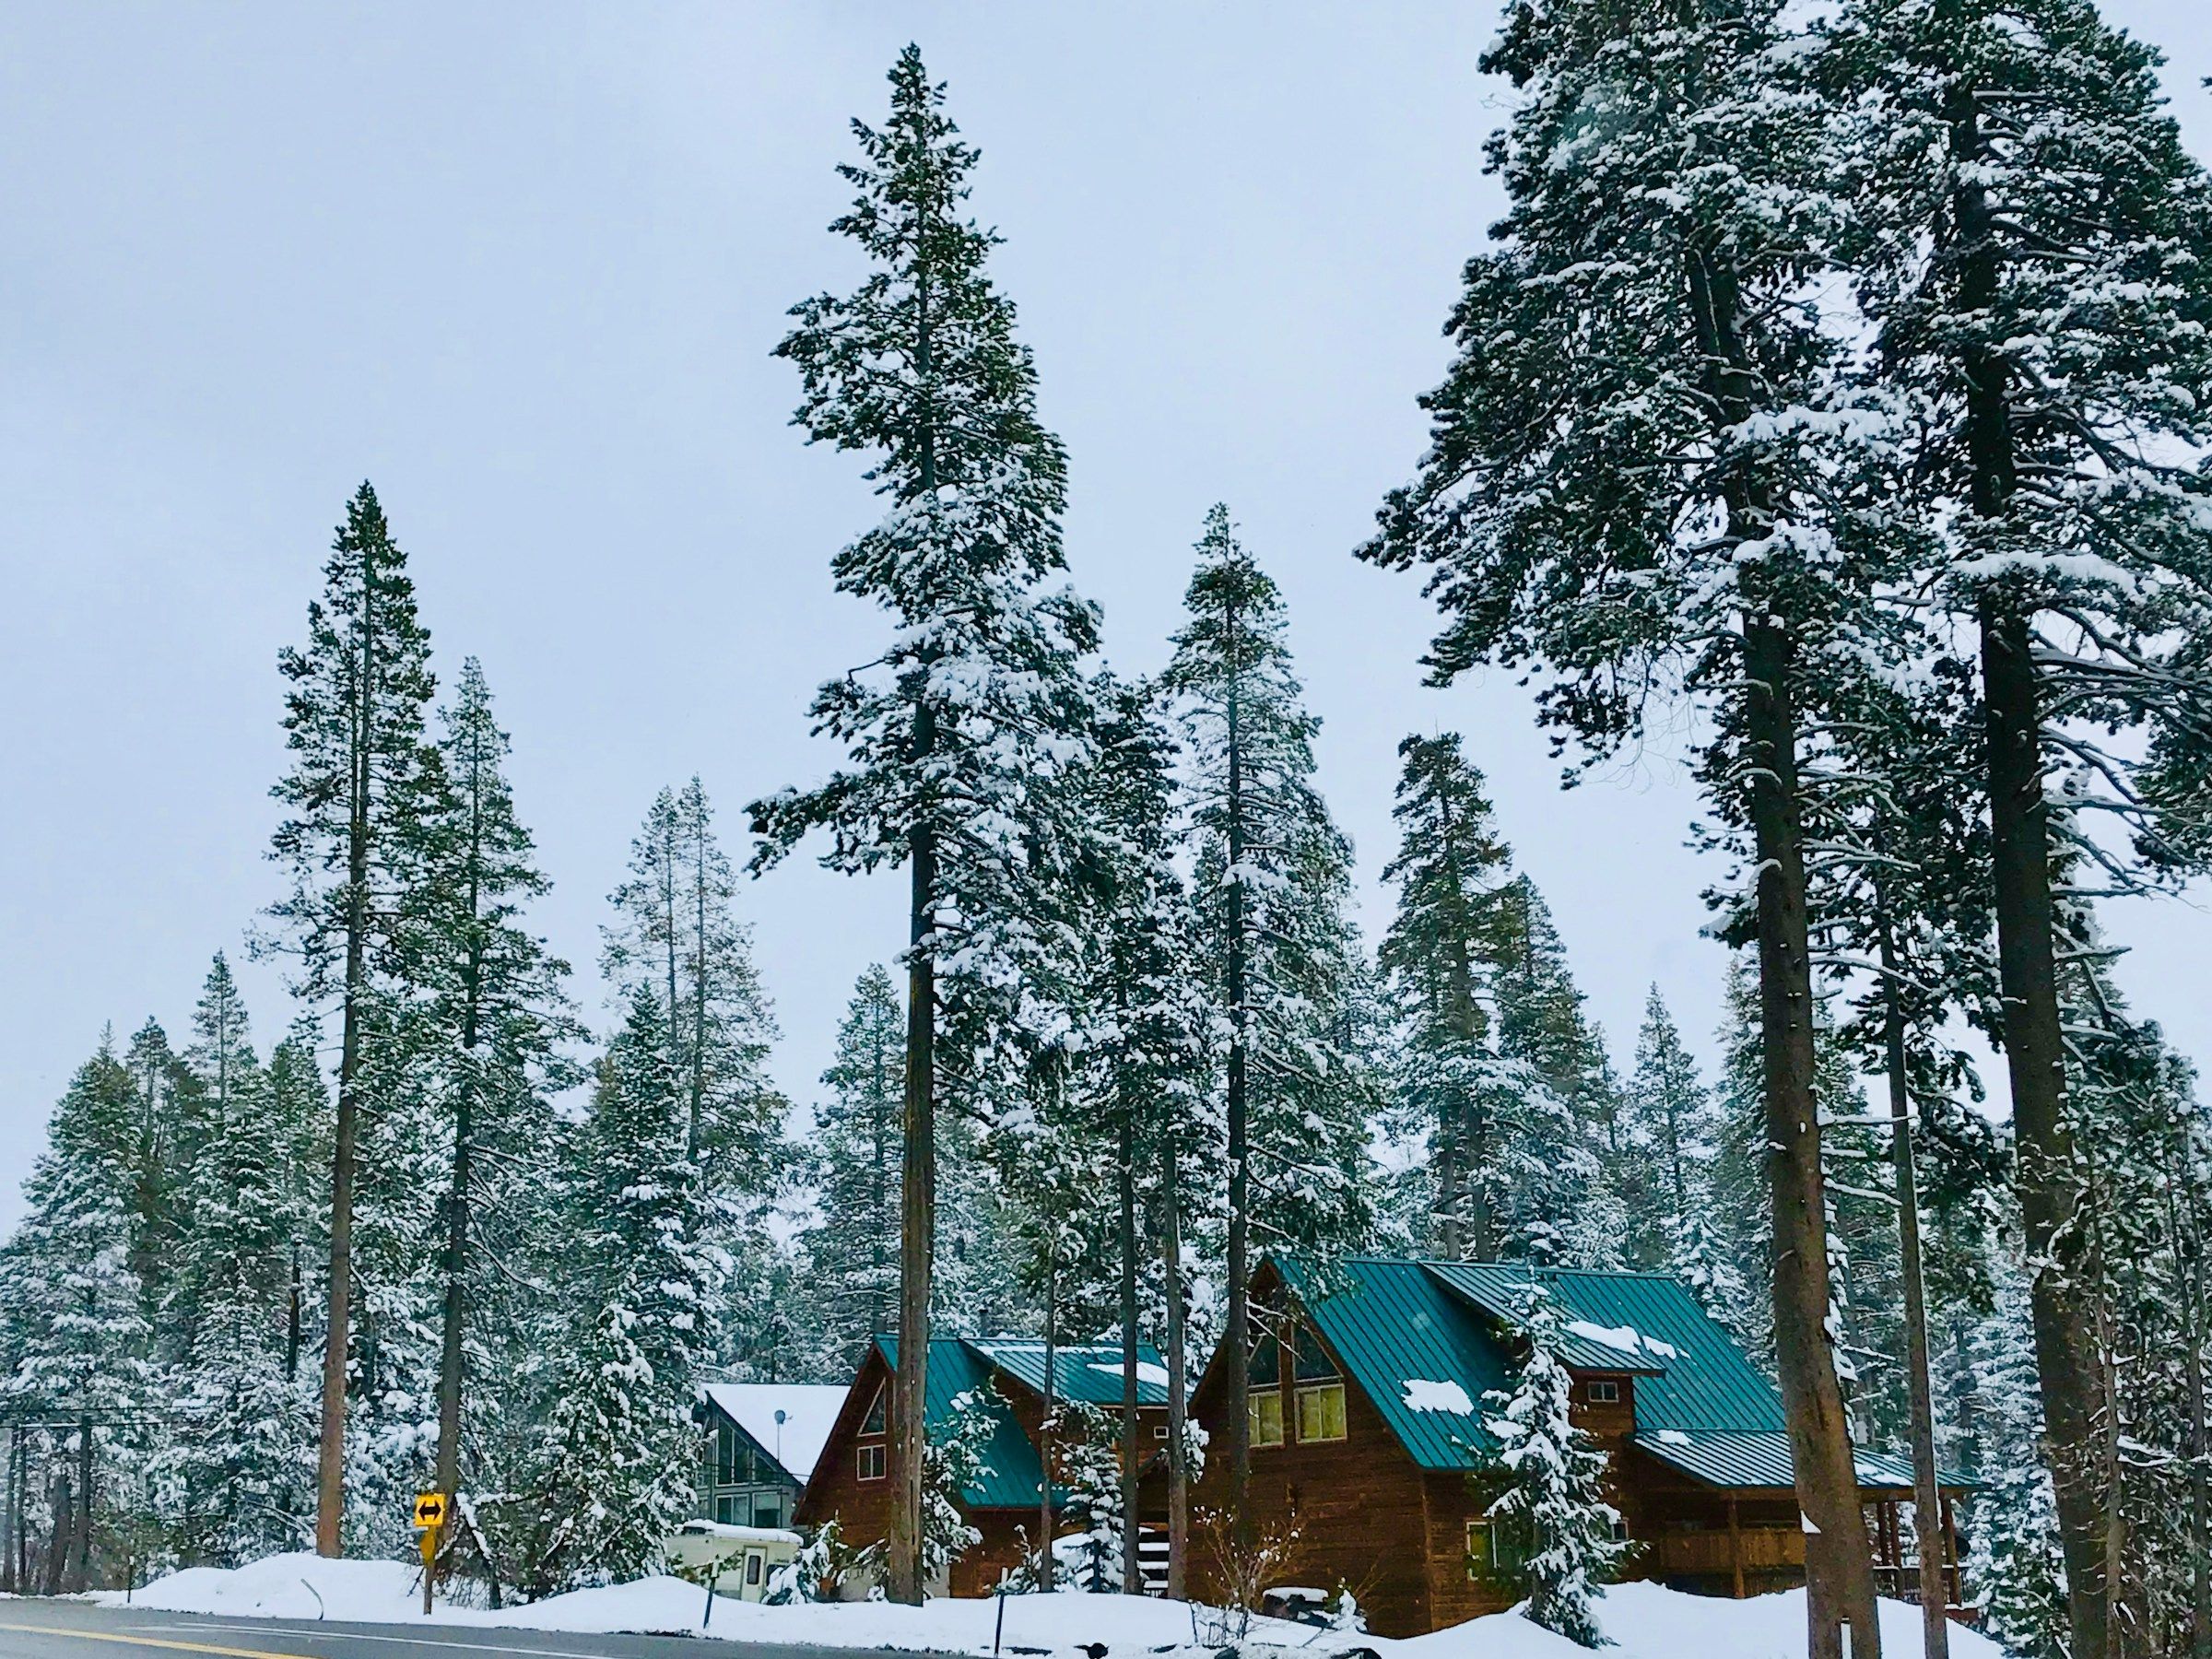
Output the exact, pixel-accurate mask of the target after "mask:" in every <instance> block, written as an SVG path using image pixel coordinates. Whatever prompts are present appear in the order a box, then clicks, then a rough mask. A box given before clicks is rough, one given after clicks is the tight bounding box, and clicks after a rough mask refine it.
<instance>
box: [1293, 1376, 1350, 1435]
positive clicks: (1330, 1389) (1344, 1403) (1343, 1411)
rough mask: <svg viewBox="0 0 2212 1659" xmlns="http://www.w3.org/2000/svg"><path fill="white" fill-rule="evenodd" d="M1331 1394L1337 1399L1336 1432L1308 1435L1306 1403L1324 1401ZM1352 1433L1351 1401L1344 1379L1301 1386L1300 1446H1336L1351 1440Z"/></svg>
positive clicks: (1299, 1414)
mask: <svg viewBox="0 0 2212 1659" xmlns="http://www.w3.org/2000/svg"><path fill="white" fill-rule="evenodd" d="M1330 1394H1334V1395H1335V1399H1336V1432H1335V1433H1334V1434H1308V1433H1307V1432H1306V1402H1307V1401H1308V1400H1318V1399H1322V1398H1324V1397H1325V1396H1327V1395H1330ZM1351 1431H1352V1424H1351V1412H1350V1399H1349V1396H1348V1395H1347V1393H1346V1391H1345V1386H1344V1379H1343V1378H1342V1377H1338V1378H1337V1379H1336V1380H1335V1382H1303V1383H1300V1385H1299V1388H1298V1443H1299V1444H1300V1445H1301V1446H1303V1445H1316V1446H1331V1445H1336V1444H1338V1443H1340V1442H1342V1441H1347V1440H1349V1439H1350V1438H1351Z"/></svg>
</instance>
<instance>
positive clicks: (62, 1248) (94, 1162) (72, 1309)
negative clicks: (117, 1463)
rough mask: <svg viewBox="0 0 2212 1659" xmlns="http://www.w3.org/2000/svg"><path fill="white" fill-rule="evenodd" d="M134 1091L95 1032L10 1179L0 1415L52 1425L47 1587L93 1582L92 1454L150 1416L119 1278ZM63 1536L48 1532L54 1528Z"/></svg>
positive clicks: (136, 1323)
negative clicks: (20, 1205) (31, 1150)
mask: <svg viewBox="0 0 2212 1659" xmlns="http://www.w3.org/2000/svg"><path fill="white" fill-rule="evenodd" d="M141 1109H142V1105H141V1097H140V1095H139V1093H138V1090H137V1089H136V1088H135V1087H134V1086H133V1081H132V1078H131V1075H130V1073H129V1072H128V1071H127V1070H126V1069H125V1068H124V1065H123V1064H122V1062H121V1061H120V1060H119V1059H118V1058H117V1057H116V1054H115V1051H114V1047H113V1043H112V1040H111V1039H110V1038H109V1037H108V1036H107V1035H105V1034H103V1035H102V1037H101V1040H100V1047H99V1049H98V1051H97V1052H95V1053H94V1054H93V1055H92V1057H91V1058H90V1059H89V1060H88V1061H86V1062H85V1063H84V1065H81V1066H79V1067H78V1068H77V1070H76V1076H75V1077H72V1078H71V1079H70V1082H69V1087H68V1088H67V1089H66V1090H65V1092H64V1093H63V1095H62V1098H61V1100H59V1101H58V1102H57V1103H56V1104H55V1106H54V1109H53V1118H52V1120H51V1121H50V1123H49V1124H48V1125H47V1132H46V1149H45V1151H43V1152H42V1153H41V1154H40V1155H39V1158H38V1160H37V1162H36V1163H34V1164H33V1165H32V1166H31V1172H30V1176H29V1179H28V1180H27V1181H26V1182H24V1183H23V1199H24V1204H25V1206H26V1210H27V1213H26V1215H25V1216H24V1218H23V1220H22V1221H21V1222H20V1223H19V1224H18V1227H17V1229H16V1230H15V1232H14V1233H13V1234H12V1235H11V1236H10V1238H9V1239H8V1241H7V1244H6V1249H5V1259H4V1260H0V1283H4V1284H5V1285H6V1292H5V1302H4V1303H0V1306H4V1307H5V1310H6V1318H7V1325H8V1327H9V1329H8V1335H7V1337H6V1342H5V1345H4V1347H0V1351H5V1352H6V1354H7V1355H8V1357H9V1358H10V1359H11V1360H12V1362H13V1364H12V1369H11V1370H10V1371H9V1372H8V1374H7V1375H6V1378H4V1379H0V1404H5V1406H6V1408H7V1410H8V1415H10V1416H21V1417H39V1418H46V1419H48V1420H50V1421H57V1420H58V1421H65V1422H68V1423H70V1424H71V1425H72V1427H71V1428H70V1429H68V1430H65V1431H63V1433H62V1436H61V1439H60V1441H59V1444H58V1446H57V1450H58V1451H59V1453H61V1464H60V1468H59V1471H58V1482H59V1485H60V1487H61V1488H65V1495H64V1499H63V1500H62V1501H61V1502H59V1503H58V1504H57V1506H56V1508H57V1514H56V1519H55V1525H56V1533H57V1535H55V1536H54V1537H53V1538H52V1539H51V1540H50V1541H49V1544H48V1550H49V1557H48V1559H49V1567H48V1572H47V1584H48V1588H49V1589H50V1590H53V1589H59V1590H73V1591H81V1590H84V1589H87V1588H88V1587H89V1586H90V1585H91V1583H93V1579H94V1571H95V1568H94V1556H93V1545H92V1539H93V1534H94V1530H95V1525H96V1522H97V1518H98V1516H99V1514H100V1507H101V1502H102V1500H101V1483H102V1481H103V1480H104V1479H105V1478H107V1476H108V1474H109V1471H107V1470H106V1469H105V1468H103V1466H102V1460H101V1456H100V1453H101V1451H102V1449H103V1448H106V1447H109V1446H112V1445H113V1444H115V1443H117V1442H118V1441H120V1440H122V1439H123V1438H124V1436H126V1435H127V1434H129V1433H130V1431H131V1430H133V1429H135V1427H137V1419H139V1418H142V1417H145V1416H147V1415H150V1414H151V1413H153V1412H154V1411H156V1410H157V1409H158V1408H159V1398H158V1392H157V1391H158V1382H157V1379H156V1376H155V1374H154V1370H153V1367H152V1365H151V1363H150V1360H149V1357H148V1356H149V1350H150V1348H151V1346H152V1336H153V1332H152V1327H151V1325H150V1324H149V1322H148V1321H147V1317H146V1313H145V1310H144V1306H143V1296H142V1290H141V1288H140V1286H139V1283H138V1277H137V1275H136V1274H135V1272H134V1271H133V1270H132V1265H131V1256H132V1251H131V1244H132V1238H133V1221H134V1217H133V1214H132V1203H131V1199H132V1193H133V1177H134V1175H135V1173H136V1171H137V1170H138V1167H139V1166H138V1162H137V1151H138V1146H139V1135H140V1131H141V1123H140V1112H141ZM64 1529H66V1535H62V1534H63V1532H64Z"/></svg>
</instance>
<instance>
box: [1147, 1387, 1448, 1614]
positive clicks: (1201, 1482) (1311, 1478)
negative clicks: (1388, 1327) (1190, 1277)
mask: <svg viewBox="0 0 2212 1659" xmlns="http://www.w3.org/2000/svg"><path fill="white" fill-rule="evenodd" d="M1332 1357H1333V1358H1335V1359H1336V1363H1337V1366H1338V1369H1339V1370H1340V1371H1341V1370H1342V1369H1343V1362H1342V1359H1341V1357H1336V1356H1332ZM1291 1363H1292V1359H1291V1349H1290V1347H1288V1345H1285V1346H1284V1347H1282V1348H1281V1350H1280V1351H1279V1353H1278V1364H1279V1370H1278V1371H1277V1386H1278V1387H1280V1388H1281V1389H1282V1390H1283V1391H1284V1401H1285V1406H1286V1409H1285V1412H1284V1423H1283V1443H1282V1444H1281V1445H1279V1446H1255V1447H1253V1453H1252V1515H1253V1529H1254V1531H1255V1533H1256V1534H1257V1535H1262V1536H1265V1535H1268V1534H1269V1533H1270V1532H1271V1531H1279V1530H1280V1529H1282V1528H1283V1527H1285V1526H1288V1525H1295V1526H1296V1527H1297V1528H1298V1532H1299V1540H1298V1544H1297V1547H1296V1548H1295V1550H1294V1551H1293V1552H1292V1554H1291V1557H1290V1559H1289V1560H1288V1562H1287V1563H1286V1564H1285V1565H1284V1567H1283V1568H1282V1570H1281V1571H1279V1572H1278V1573H1277V1575H1276V1577H1277V1582H1279V1583H1285V1584H1303V1585H1310V1586H1312V1588H1314V1589H1317V1590H1321V1591H1324V1592H1326V1593H1334V1592H1335V1589H1336V1588H1337V1586H1338V1585H1339V1584H1342V1585H1346V1586H1348V1587H1349V1588H1350V1590H1351V1592H1352V1594H1353V1595H1354V1596H1355V1597H1356V1598H1357V1599H1358V1601H1359V1606H1360V1608H1361V1610H1362V1611H1363V1612H1364V1613H1365V1614H1366V1615H1367V1627H1368V1629H1369V1630H1372V1631H1373V1632H1374V1633H1375V1634H1376V1635H1378V1636H1415V1635H1419V1634H1421V1633H1422V1632H1424V1631H1427V1630H1433V1629H1435V1628H1436V1627H1435V1624H1434V1622H1433V1619H1432V1617H1431V1608H1430V1577H1431V1575H1430V1571H1429V1570H1428V1563H1429V1557H1430V1538H1429V1515H1428V1506H1427V1493H1426V1490H1425V1484H1424V1482H1423V1480H1422V1477H1421V1471H1420V1470H1419V1469H1418V1467H1416V1466H1415V1464H1414V1462H1413V1459H1412V1458H1411V1457H1409V1456H1407V1455H1406V1449H1405V1448H1404V1447H1403V1446H1401V1445H1400V1444H1399V1443H1398V1440H1397V1437H1396V1436H1395V1435H1394V1434H1393V1433H1392V1432H1391V1430H1390V1426H1389V1425H1388V1424H1387V1423H1385V1422H1384V1421H1383V1420H1382V1417H1381V1416H1380V1415H1379V1414H1378V1413H1377V1412H1376V1410H1375V1408H1374V1406H1373V1405H1372V1404H1371V1402H1370V1401H1369V1400H1368V1397H1367V1395H1366V1394H1364V1393H1363V1392H1362V1391H1361V1390H1360V1388H1359V1384H1358V1383H1357V1382H1353V1381H1352V1380H1351V1378H1350V1377H1348V1376H1347V1377H1346V1378H1345V1433H1344V1438H1343V1439H1341V1440H1333V1441H1301V1440H1300V1438H1299V1435H1298V1413H1297V1410H1296V1408H1295V1398H1296V1396H1295V1392H1294V1388H1293V1377H1292V1371H1291ZM1226 1392H1227V1391H1226V1387H1225V1385H1224V1383H1223V1382H1222V1380H1221V1378H1220V1377H1219V1375H1218V1368H1209V1371H1208V1372H1207V1374H1206V1378H1205V1379H1204V1380H1203V1381H1202V1382H1201V1383H1200V1386H1199V1389H1198V1392H1197V1394H1195V1395H1194V1397H1193V1400H1192V1402H1191V1415H1192V1416H1193V1417H1194V1418H1196V1419H1197V1420H1198V1421H1199V1422H1200V1423H1202V1424H1203V1425H1205V1427H1206V1432H1207V1434H1208V1436H1209V1439H1210V1442H1211V1443H1210V1446H1209V1449H1208V1451H1207V1453H1206V1467H1205V1469H1204V1471H1203V1472H1202V1473H1201V1474H1200V1476H1199V1478H1198V1480H1197V1483H1196V1485H1195V1486H1194V1488H1193V1493H1192V1498H1193V1502H1192V1511H1193V1513H1194V1514H1200V1513H1204V1512H1208V1511H1212V1512H1223V1511H1226V1509H1227V1508H1228V1504H1229V1435H1228V1432H1227V1430H1226V1429H1225V1428H1224V1427H1223V1424H1222V1418H1221V1404H1222V1396H1223V1394H1225V1393H1226ZM1193 1533H1194V1537H1193V1539H1192V1550H1191V1563H1190V1566H1191V1579H1192V1590H1193V1593H1194V1594H1196V1595H1197V1596H1198V1597H1200V1598H1201V1599H1211V1600H1216V1601H1218V1600H1221V1599H1223V1596H1224V1589H1225V1581H1224V1575H1223V1573H1222V1571H1221V1567H1220V1563H1219V1562H1218V1560H1217V1559H1215V1558H1214V1554H1213V1548H1212V1546H1211V1544H1210V1542H1209V1540H1208V1538H1207V1536H1206V1529H1204V1528H1203V1527H1199V1526H1194V1528H1193Z"/></svg>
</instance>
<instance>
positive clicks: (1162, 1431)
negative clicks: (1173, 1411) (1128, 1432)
mask: <svg viewBox="0 0 2212 1659" xmlns="http://www.w3.org/2000/svg"><path fill="white" fill-rule="evenodd" d="M1152 1438H1153V1439H1154V1440H1156V1441H1164V1440H1166V1439H1167V1438H1168V1426H1167V1425H1166V1424H1165V1423H1155V1424H1153V1425H1152Z"/></svg>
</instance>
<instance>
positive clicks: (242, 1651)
mask: <svg viewBox="0 0 2212 1659" xmlns="http://www.w3.org/2000/svg"><path fill="white" fill-rule="evenodd" d="M0 1630H18V1631H20V1632H22V1633H23V1634H24V1635H27V1636H75V1637H77V1638H79V1639H80V1640H82V1641H127V1642H128V1643H130V1644H131V1646H133V1647H150V1648H174V1649H176V1650H177V1651H178V1652H180V1653H219V1654H221V1655H223V1659H307V1655H305V1654H303V1653H277V1652H275V1651H273V1650H272V1649H269V1648H234V1647H210V1646H209V1645H208V1644H207V1643H206V1642H204V1641H161V1640H159V1638H158V1637H153V1636H124V1635H119V1634H117V1633H116V1632H115V1631H113V1630H69V1629H67V1628H65V1627H56V1626H53V1625H26V1624H0Z"/></svg>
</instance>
